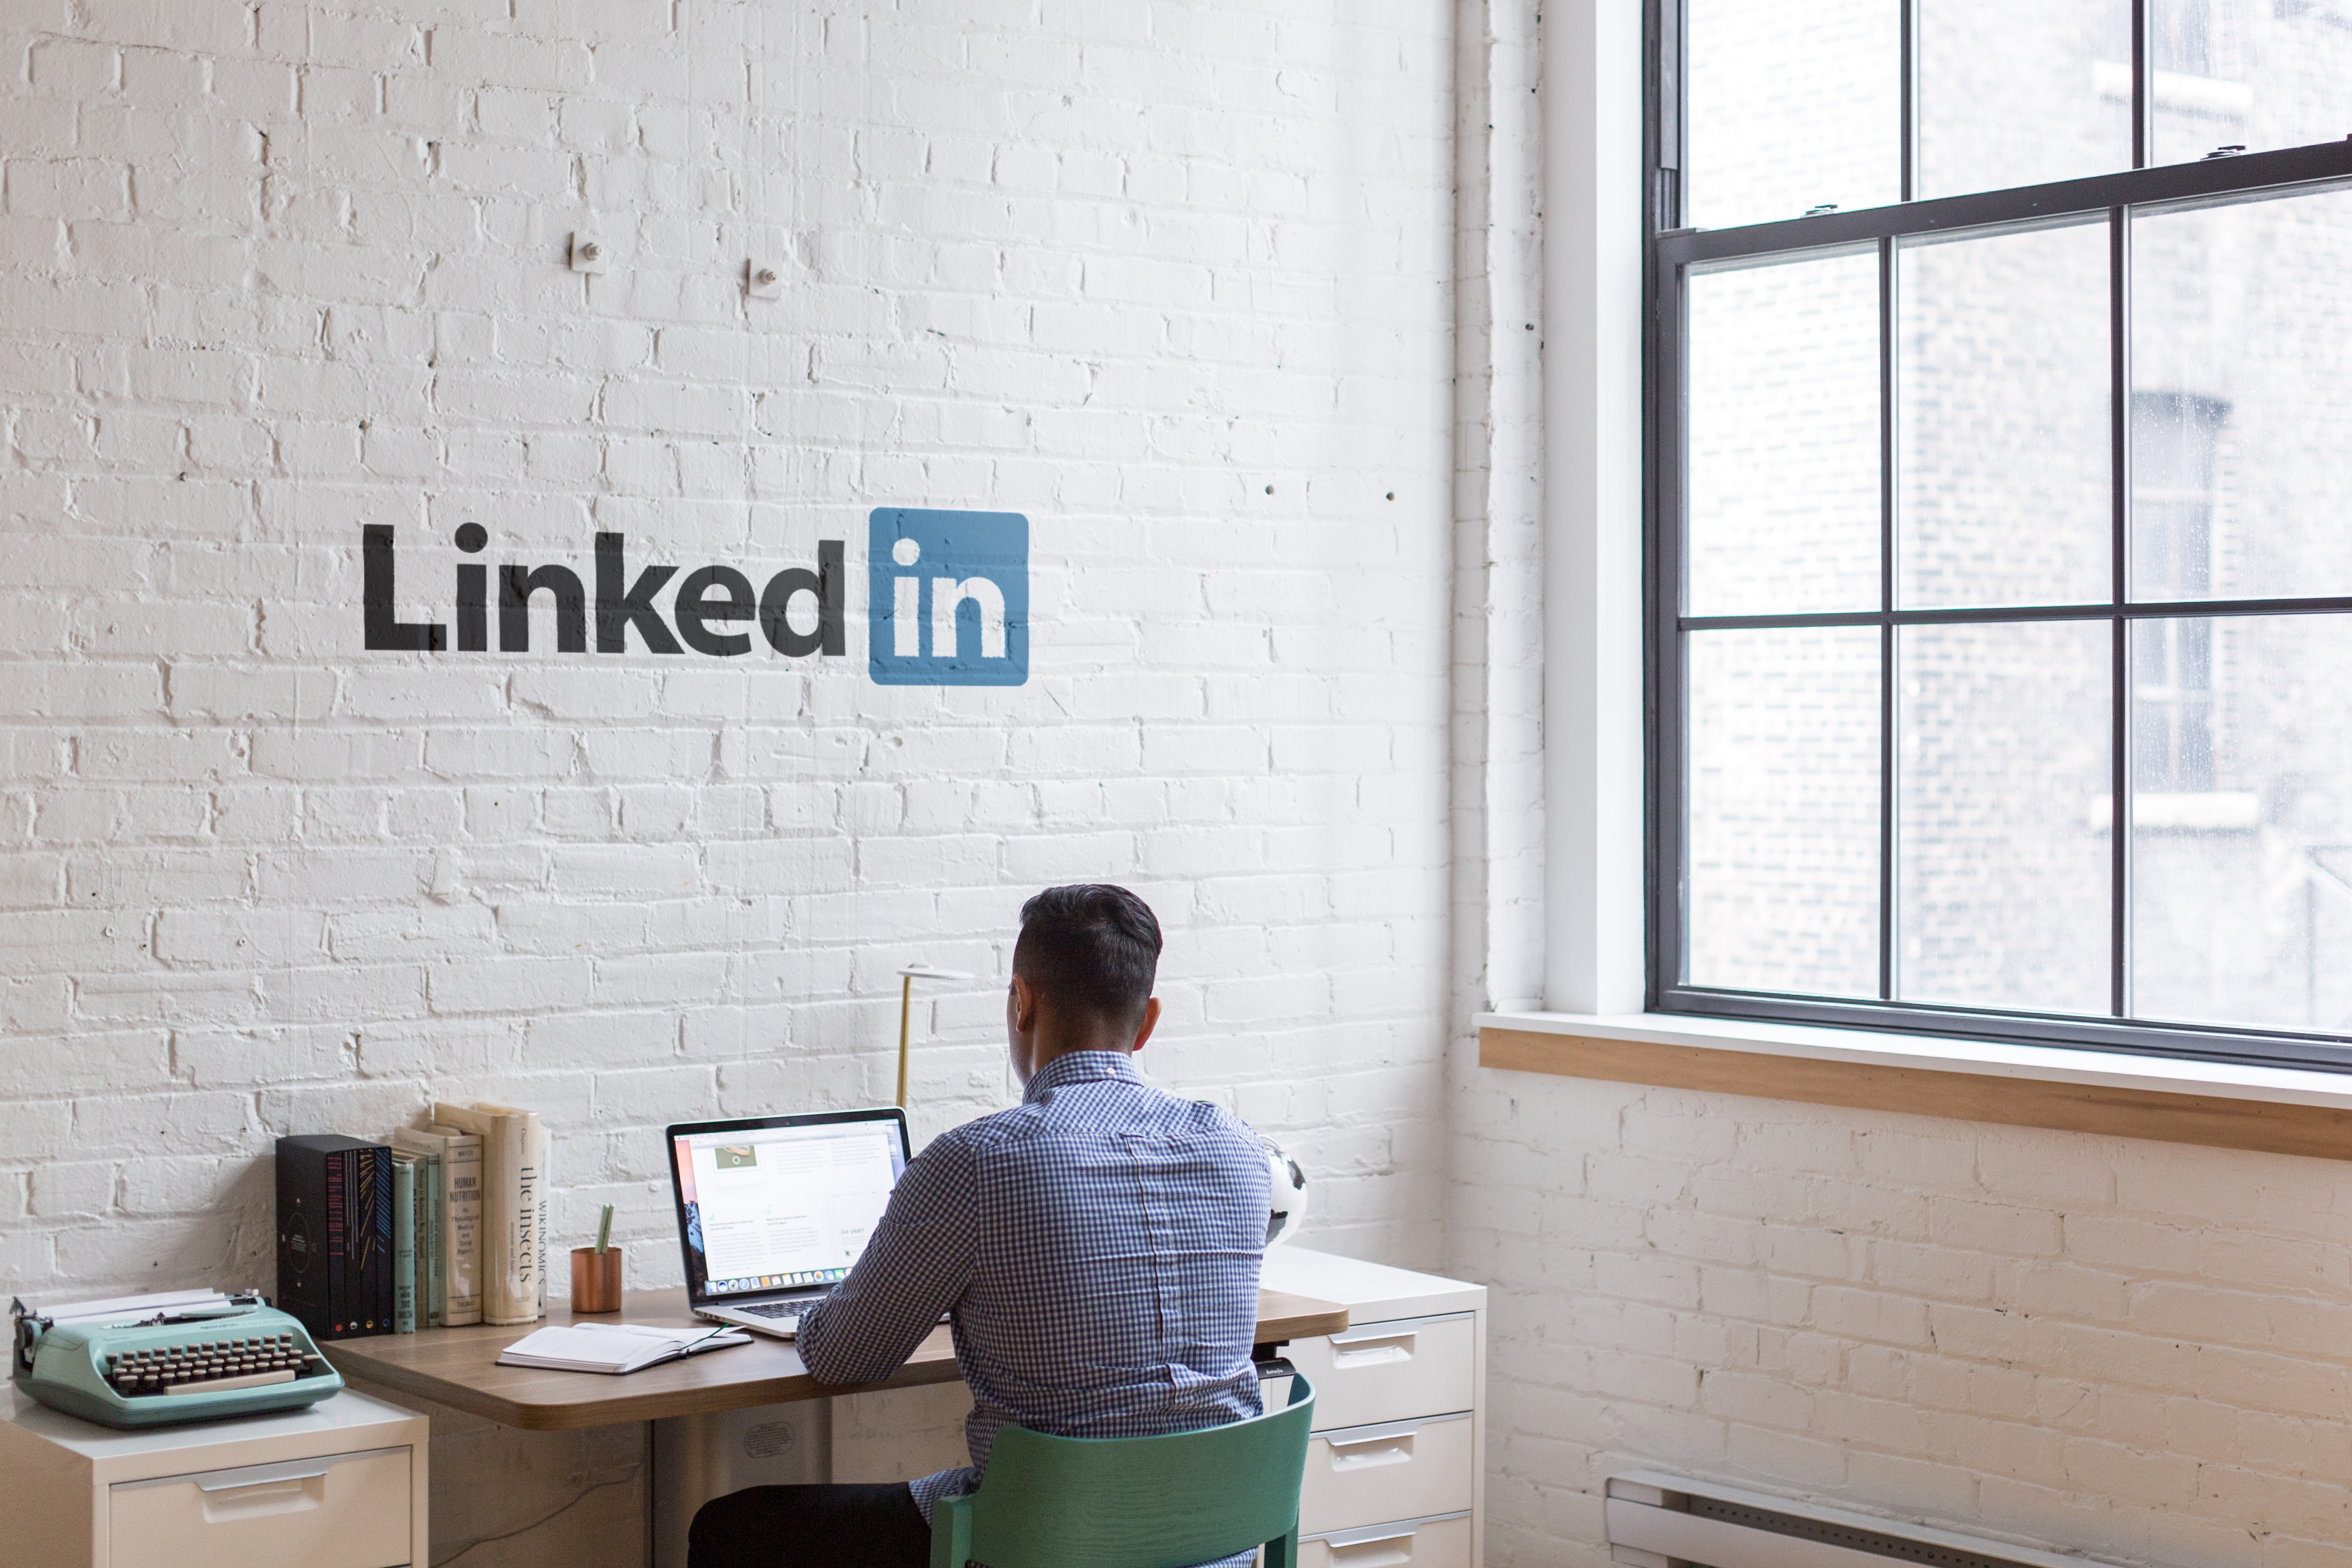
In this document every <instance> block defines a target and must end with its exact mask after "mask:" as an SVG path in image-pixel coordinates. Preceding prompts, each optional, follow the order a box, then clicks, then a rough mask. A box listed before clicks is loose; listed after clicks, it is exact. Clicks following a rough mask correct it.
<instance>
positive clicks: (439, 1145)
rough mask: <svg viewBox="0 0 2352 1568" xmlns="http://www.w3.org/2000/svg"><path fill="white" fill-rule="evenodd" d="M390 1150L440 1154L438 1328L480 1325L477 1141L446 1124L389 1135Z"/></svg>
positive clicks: (479, 1142) (479, 1167) (479, 1149)
mask: <svg viewBox="0 0 2352 1568" xmlns="http://www.w3.org/2000/svg"><path fill="white" fill-rule="evenodd" d="M392 1146H393V1147H394V1148H395V1149H402V1148H407V1149H415V1150H418V1151H420V1152H432V1153H436V1154H438V1155H440V1156H441V1204H440V1208H441V1277H442V1292H443V1300H444V1310H443V1318H442V1326H443V1327H445V1328H452V1329H461V1328H464V1327H465V1326H466V1325H467V1324H468V1323H478V1322H480V1321H482V1283H481V1281H482V1264H481V1253H482V1231H483V1227H482V1140H481V1138H480V1137H479V1136H478V1135H477V1134H475V1133H471V1132H467V1131H462V1130H460V1129H458V1128H456V1127H450V1126H446V1125H441V1126H436V1127H434V1128H432V1129H431V1130H429V1131H419V1130H417V1129H415V1128H413V1127H404V1128H402V1129H400V1130H399V1131H396V1132H394V1134H393V1135H392Z"/></svg>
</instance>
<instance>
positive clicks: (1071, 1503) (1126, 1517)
mask: <svg viewBox="0 0 2352 1568" xmlns="http://www.w3.org/2000/svg"><path fill="white" fill-rule="evenodd" d="M1314 1414H1315V1386H1314V1384H1310V1383H1309V1382H1307V1379H1306V1378H1304V1377H1297V1376H1295V1377H1293V1378H1292V1379H1291V1380H1290V1400H1289V1403H1287V1404H1286V1405H1284V1406H1283V1407H1282V1408H1281V1409H1279V1410H1273V1411H1268V1412H1267V1413H1266V1414H1265V1415H1257V1416H1253V1417H1252V1418H1250V1419H1249V1420H1246V1421H1234V1422H1231V1423H1228V1424H1227V1425H1225V1426H1212V1427H1209V1428H1207V1429H1206V1430H1204V1431H1200V1432H1179V1433H1174V1434H1171V1436H1165V1437H1048V1436H1045V1435H1044V1434H1042V1433H1038V1432H1032V1431H1030V1430H1029V1429H1028V1428H1026V1427H1024V1426H1007V1427H1004V1428H1003V1429H1002V1430H1001V1431H999V1432H998V1433H997V1434H996V1441H995V1443H994V1444H993V1445H992V1447H990V1449H989V1453H988V1473H987V1475H986V1477H985V1478H984V1479H982V1482H981V1486H980V1489H979V1490H978V1491H976V1492H974V1493H973V1494H972V1495H971V1499H970V1500H969V1507H970V1512H971V1545H970V1547H969V1549H968V1552H967V1554H968V1555H969V1557H970V1558H971V1561H973V1562H976V1563H985V1564H986V1565H987V1568H1190V1565H1191V1564H1192V1563H1208V1562H1213V1561H1214V1560H1215V1559H1217V1558H1220V1557H1229V1556H1232V1555H1233V1554H1234V1553H1235V1552H1249V1551H1254V1550H1255V1549H1256V1548H1258V1547H1260V1546H1263V1545H1265V1543H1266V1542H1271V1541H1279V1540H1281V1539H1282V1538H1283V1537H1284V1536H1286V1535H1287V1534H1288V1533H1289V1532H1290V1531H1293V1530H1294V1529H1296V1528H1297V1523H1298V1486H1299V1482H1300V1481H1301V1480H1302V1479H1305V1477H1306V1474H1307V1428H1308V1426H1309V1425H1310V1424H1311V1422H1312V1421H1313V1419H1314ZM939 1522H940V1521H939V1520H938V1519H936V1518H935V1519H934V1521H933V1523H934V1526H935V1527H936V1526H937V1524H938V1523H939Z"/></svg>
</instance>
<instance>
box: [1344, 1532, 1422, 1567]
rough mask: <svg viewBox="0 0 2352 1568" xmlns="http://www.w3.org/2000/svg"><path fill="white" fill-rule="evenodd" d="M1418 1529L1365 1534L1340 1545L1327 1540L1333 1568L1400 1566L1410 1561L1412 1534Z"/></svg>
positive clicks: (1413, 1535) (1417, 1533)
mask: <svg viewBox="0 0 2352 1568" xmlns="http://www.w3.org/2000/svg"><path fill="white" fill-rule="evenodd" d="M1420 1533H1421V1531H1418V1530H1400V1531H1395V1532H1393V1533H1392V1534H1389V1535H1368V1536H1364V1537H1362V1538H1361V1539H1359V1540H1356V1541H1350V1542H1348V1543H1347V1544H1346V1545H1344V1546H1342V1545H1341V1544H1340V1543H1339V1542H1336V1541H1334V1542H1329V1545H1330V1548H1331V1562H1332V1564H1333V1568H1402V1564H1404V1563H1410V1562H1412V1542H1413V1538H1414V1537H1416V1536H1418V1535H1419V1534H1420Z"/></svg>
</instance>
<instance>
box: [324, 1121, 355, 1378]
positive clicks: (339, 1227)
mask: <svg viewBox="0 0 2352 1568" xmlns="http://www.w3.org/2000/svg"><path fill="white" fill-rule="evenodd" d="M326 1158H327V1332H328V1333H329V1334H330V1335H331V1336H332V1337H334V1338H336V1339H339V1340H340V1339H341V1338H343V1337H344V1336H345V1335H346V1334H348V1333H349V1332H350V1331H351V1321H350V1319H351V1310H352V1287H351V1252H352V1248H351V1235H352V1162H351V1155H350V1154H349V1152H346V1151H344V1150H341V1149H337V1150H335V1151H334V1152H331V1153H330V1154H328V1155H327V1157H326Z"/></svg>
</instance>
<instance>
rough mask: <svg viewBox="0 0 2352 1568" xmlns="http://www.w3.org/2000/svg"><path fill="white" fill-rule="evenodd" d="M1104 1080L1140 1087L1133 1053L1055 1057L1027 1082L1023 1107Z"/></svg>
mask: <svg viewBox="0 0 2352 1568" xmlns="http://www.w3.org/2000/svg"><path fill="white" fill-rule="evenodd" d="M1104 1079H1124V1080H1125V1081H1127V1082H1129V1083H1141V1082H1142V1081H1143V1074H1142V1073H1140V1072H1139V1071H1138V1070H1136V1066H1135V1056H1134V1053H1133V1052H1131V1051H1072V1052H1070V1053H1069V1054H1068V1055H1067V1056H1059V1057H1055V1058H1054V1059H1053V1060H1052V1061H1050V1062H1047V1063H1046V1064H1045V1066H1044V1067H1042V1068H1038V1069H1037V1072H1036V1076H1034V1078H1032V1079H1030V1080H1029V1087H1028V1089H1025V1090H1024V1091H1023V1093H1022V1096H1021V1100H1022V1103H1023V1104H1024V1105H1025V1104H1029V1103H1032V1102H1034V1101H1036V1100H1043V1099H1045V1096H1046V1095H1047V1094H1049V1093H1051V1092H1052V1091H1053V1090H1055V1089H1066V1088H1068V1087H1069V1086H1070V1085H1071V1084H1074V1083H1098V1082H1101V1081H1102V1080H1104Z"/></svg>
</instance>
